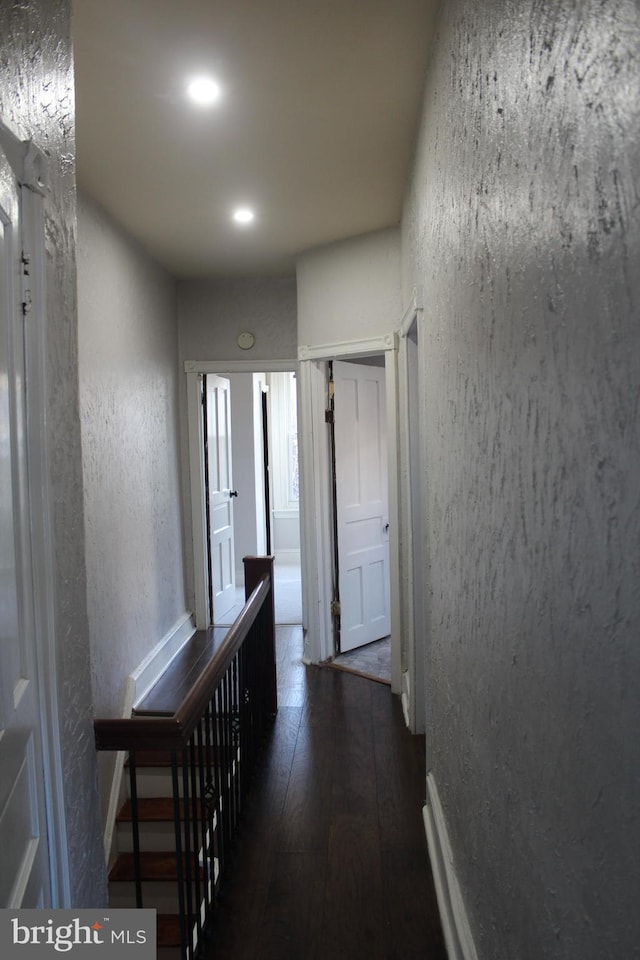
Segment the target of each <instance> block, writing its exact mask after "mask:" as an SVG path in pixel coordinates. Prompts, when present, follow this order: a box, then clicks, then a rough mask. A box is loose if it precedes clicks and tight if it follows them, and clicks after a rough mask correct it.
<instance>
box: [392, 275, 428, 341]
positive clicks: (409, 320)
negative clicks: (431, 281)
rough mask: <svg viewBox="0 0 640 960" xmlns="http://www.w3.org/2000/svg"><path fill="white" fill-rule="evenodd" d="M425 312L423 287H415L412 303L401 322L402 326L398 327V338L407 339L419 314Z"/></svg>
mask: <svg viewBox="0 0 640 960" xmlns="http://www.w3.org/2000/svg"><path fill="white" fill-rule="evenodd" d="M423 310H424V298H423V294H422V287H420V286H418V287H414V288H413V293H412V295H411V301H410V303H409V306H408V307H407V309H406V310H405V312H404V316H403V317H402V320H401V321H400V326H399V327H398V336H399V337H406V336H407V335H408V333H409V331H410V330H411V327H412V326H413V321H414V320H415V318H416V315H417V314H418V313H421V312H422V311H423Z"/></svg>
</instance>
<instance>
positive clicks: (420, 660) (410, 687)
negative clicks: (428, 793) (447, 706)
mask: <svg viewBox="0 0 640 960" xmlns="http://www.w3.org/2000/svg"><path fill="white" fill-rule="evenodd" d="M421 303H422V293H421V289H420V288H419V287H416V288H415V289H414V291H413V296H412V299H411V303H410V305H409V307H408V308H407V310H406V311H405V314H404V316H403V318H402V321H401V324H400V328H399V330H398V424H397V433H398V449H399V469H398V482H399V488H400V491H401V498H400V499H401V503H402V509H401V510H400V517H399V522H400V542H401V549H400V555H399V565H400V575H401V583H402V637H403V643H404V644H405V646H404V649H405V650H406V660H404V661H403V663H402V669H403V670H404V673H403V689H402V698H403V710H404V715H405V721H406V723H407V726H408V728H409V729H410V730H411V732H412V733H422V732H423V731H424V723H425V718H424V713H425V701H424V656H425V651H424V642H425V632H424V623H422V624H416V622H415V592H416V587H417V584H416V570H415V569H414V567H415V564H414V542H415V538H416V537H419V538H420V540H421V541H422V540H423V535H422V529H423V527H422V524H423V522H424V518H423V516H422V515H420V516H416V508H415V504H414V502H413V501H414V497H415V488H412V479H413V482H414V483H415V481H416V478H415V477H412V470H411V463H412V457H415V444H416V437H415V436H411V434H410V416H409V410H410V406H411V385H412V384H411V378H410V358H409V345H408V343H407V341H408V338H409V334H410V332H411V330H412V328H413V326H414V323H415V324H417V327H418V330H420V327H421V324H422V319H423V308H422V306H421ZM420 338H421V333H419V340H420ZM418 364H419V365H420V358H419V357H418ZM418 390H419V392H420V393H421V396H422V391H421V378H420V375H419V372H418ZM420 408H421V409H420V419H421V421H423V420H424V410H423V409H422V400H421V402H420ZM417 443H418V444H419V453H418V455H419V460H420V467H421V468H422V467H423V465H424V457H423V455H422V443H423V440H422V434H420V436H418V437H417ZM419 472H420V474H421V475H422V474H423V470H422V469H420V471H419ZM421 547H422V552H423V554H424V549H423V548H424V543H421ZM419 589H420V590H422V585H419Z"/></svg>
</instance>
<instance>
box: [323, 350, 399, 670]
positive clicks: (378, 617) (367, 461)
mask: <svg viewBox="0 0 640 960" xmlns="http://www.w3.org/2000/svg"><path fill="white" fill-rule="evenodd" d="M328 366H329V388H330V389H329V393H330V396H331V416H330V418H329V420H330V424H329V427H330V430H331V433H332V438H333V440H332V443H331V450H332V469H331V473H332V479H333V504H332V505H333V512H334V523H333V530H334V537H335V540H336V543H335V550H334V563H335V564H336V568H337V569H336V571H335V573H334V578H333V579H334V583H335V585H336V586H335V590H336V592H335V596H334V644H335V652H336V654H338V653H343V654H344V653H347V652H348V651H351V650H355V649H356V648H359V647H364V646H366V645H368V644H371V643H375V642H377V641H380V640H383V639H386V638H388V637H389V636H390V631H391V612H390V579H389V526H390V525H389V495H388V484H387V449H386V433H387V425H386V402H385V373H384V357H371V358H366V360H360V359H352V360H342V361H340V360H336V361H331V362H330V363H329V365H328Z"/></svg>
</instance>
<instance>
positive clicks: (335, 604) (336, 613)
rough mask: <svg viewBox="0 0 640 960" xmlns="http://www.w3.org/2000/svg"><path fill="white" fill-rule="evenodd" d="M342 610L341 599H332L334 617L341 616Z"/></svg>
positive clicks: (332, 614)
mask: <svg viewBox="0 0 640 960" xmlns="http://www.w3.org/2000/svg"><path fill="white" fill-rule="evenodd" d="M340 612H341V611H340V601H339V600H332V601H331V616H332V617H339V616H340Z"/></svg>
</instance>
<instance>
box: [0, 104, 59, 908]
mask: <svg viewBox="0 0 640 960" xmlns="http://www.w3.org/2000/svg"><path fill="white" fill-rule="evenodd" d="M0 149H1V151H2V153H3V154H4V155H5V156H6V157H7V160H8V161H9V163H10V165H11V168H12V170H13V173H14V175H15V178H16V181H17V183H18V184H19V187H20V220H21V228H20V234H21V235H20V238H19V243H20V245H21V248H22V251H23V254H25V253H26V254H28V255H29V258H30V261H29V292H30V296H31V302H30V311H29V321H28V323H25V324H24V326H23V330H24V340H23V342H22V346H21V348H22V350H23V359H24V377H25V382H26V383H28V384H29V389H28V391H26V393H25V395H24V396H25V402H24V416H25V423H24V427H25V438H26V439H25V444H26V445H25V457H26V463H27V469H26V471H25V486H24V489H25V492H26V503H25V507H26V513H27V520H28V523H27V526H26V527H25V530H28V541H29V545H28V548H27V549H26V551H25V560H26V561H28V569H25V570H24V571H23V578H24V580H25V582H28V583H29V585H30V592H31V597H30V611H29V614H30V617H31V618H32V629H33V636H34V638H35V644H34V658H35V663H34V664H33V669H34V675H35V677H36V678H37V686H38V699H39V704H40V710H39V721H40V731H39V733H40V736H39V737H38V740H39V743H40V747H41V751H42V757H41V762H42V781H43V791H44V807H45V815H46V823H47V828H46V830H47V844H48V869H49V886H50V898H51V906H53V907H70V906H71V881H70V868H69V855H68V842H67V826H66V816H65V803H64V785H63V772H62V754H61V747H60V735H59V732H60V722H59V714H58V679H57V656H56V630H55V623H56V619H55V608H56V603H55V586H54V585H55V562H54V557H55V549H54V541H53V518H52V509H51V501H52V496H51V477H50V469H49V468H50V463H49V439H48V425H47V416H48V398H47V380H48V378H47V360H46V354H47V350H46V347H47V322H46V304H47V300H46V289H47V287H46V252H45V227H44V214H43V201H42V198H43V196H44V194H45V192H46V175H47V161H46V157H45V155H44V154H43V153H42V152H41V151H40V150H39V149H38V148H37V147H36V146H35V144H34V143H32V142H31V141H30V140H29V139H26V138H25V139H22V137H21V134H20V132H19V131H18V130H17V128H16V127H13V126H11V125H8V124H7V123H6V122H3V121H0Z"/></svg>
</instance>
